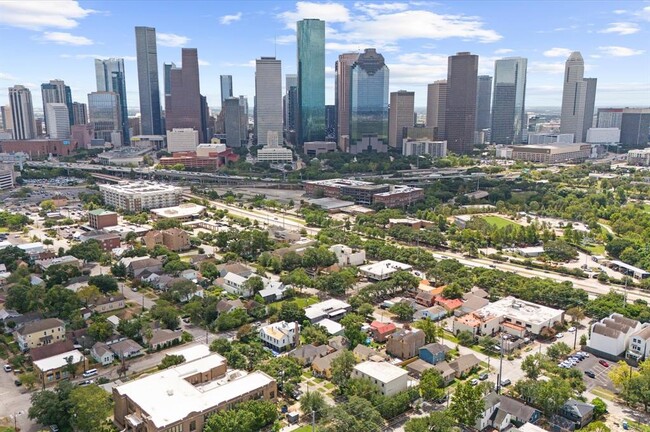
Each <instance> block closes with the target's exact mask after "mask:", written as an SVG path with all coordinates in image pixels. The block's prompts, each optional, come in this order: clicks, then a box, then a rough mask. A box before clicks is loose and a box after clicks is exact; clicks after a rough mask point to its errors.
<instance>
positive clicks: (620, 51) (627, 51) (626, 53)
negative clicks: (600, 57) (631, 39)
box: [598, 46, 645, 57]
mask: <svg viewBox="0 0 650 432" xmlns="http://www.w3.org/2000/svg"><path fill="white" fill-rule="evenodd" d="M598 49H599V50H600V51H601V52H602V53H603V54H605V55H610V56H612V57H630V56H635V55H640V54H643V53H644V52H645V51H644V50H638V49H634V48H627V47H621V46H602V47H598Z"/></svg>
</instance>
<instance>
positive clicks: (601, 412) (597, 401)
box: [591, 397, 607, 420]
mask: <svg viewBox="0 0 650 432" xmlns="http://www.w3.org/2000/svg"><path fill="white" fill-rule="evenodd" d="M591 404H592V405H593V406H594V418H595V419H596V420H598V419H601V418H603V417H604V416H605V414H607V404H606V403H605V401H603V400H602V399H601V398H599V397H597V398H594V399H593V400H592V401H591Z"/></svg>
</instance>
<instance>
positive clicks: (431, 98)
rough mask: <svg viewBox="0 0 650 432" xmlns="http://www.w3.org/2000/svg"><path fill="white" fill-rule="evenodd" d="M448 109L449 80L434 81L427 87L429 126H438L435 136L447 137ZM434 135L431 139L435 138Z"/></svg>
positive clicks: (439, 137)
mask: <svg viewBox="0 0 650 432" xmlns="http://www.w3.org/2000/svg"><path fill="white" fill-rule="evenodd" d="M446 110H447V80H438V81H434V82H433V84H429V85H428V87H427V120H426V125H427V127H430V128H431V127H432V128H437V130H438V133H437V135H436V137H435V138H437V139H445V116H446ZM433 138H434V137H432V138H431V139H433Z"/></svg>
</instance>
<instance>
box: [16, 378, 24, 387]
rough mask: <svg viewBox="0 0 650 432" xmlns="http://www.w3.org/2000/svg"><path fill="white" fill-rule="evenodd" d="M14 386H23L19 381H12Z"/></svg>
mask: <svg viewBox="0 0 650 432" xmlns="http://www.w3.org/2000/svg"><path fill="white" fill-rule="evenodd" d="M14 384H15V385H16V387H20V386H21V385H23V383H22V382H20V380H16V381H14Z"/></svg>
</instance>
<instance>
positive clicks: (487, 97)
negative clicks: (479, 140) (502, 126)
mask: <svg viewBox="0 0 650 432" xmlns="http://www.w3.org/2000/svg"><path fill="white" fill-rule="evenodd" d="M476 86H477V87H476V130H477V131H482V130H483V129H487V128H489V127H490V103H491V98H492V77H491V76H490V75H479V76H478V81H477V83H476Z"/></svg>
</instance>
